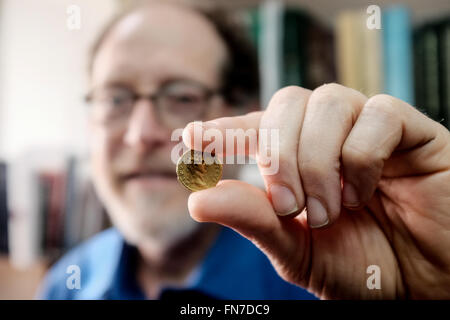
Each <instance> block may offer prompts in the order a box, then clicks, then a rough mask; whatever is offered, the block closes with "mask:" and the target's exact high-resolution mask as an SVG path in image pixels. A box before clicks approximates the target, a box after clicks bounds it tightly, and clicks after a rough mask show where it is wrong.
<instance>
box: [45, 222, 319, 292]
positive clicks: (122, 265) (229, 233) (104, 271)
mask: <svg viewBox="0 0 450 320" xmlns="http://www.w3.org/2000/svg"><path fill="white" fill-rule="evenodd" d="M136 262H137V249H136V248H135V247H134V246H131V245H129V244H127V243H126V242H125V240H124V238H123V237H122V235H121V234H120V233H119V231H118V230H117V229H115V228H111V229H108V230H105V231H103V232H101V233H99V234H98V235H96V236H94V237H93V238H91V239H90V240H88V241H86V242H84V243H83V244H81V245H79V246H78V247H76V248H75V249H72V250H71V251H70V252H69V253H67V254H66V255H65V256H63V257H62V258H61V259H60V260H59V261H58V262H57V263H55V264H54V265H53V266H52V268H51V269H50V270H49V272H48V273H47V275H46V276H45V278H44V280H43V282H42V284H41V287H40V289H39V291H38V295H37V298H39V299H146V296H145V294H144V292H143V291H142V289H141V288H140V286H139V285H138V283H137V280H136ZM72 265H75V266H77V267H79V271H80V273H79V275H80V284H81V286H80V288H79V289H77V288H72V289H69V288H70V287H73V286H68V285H67V284H66V283H67V280H68V278H69V277H71V276H72V275H74V273H73V272H74V271H73V270H74V269H73V268H72V269H71V268H69V266H72ZM68 287H69V288H68ZM183 291H185V292H196V293H200V294H202V295H205V297H210V298H213V299H255V300H259V299H316V298H315V297H314V296H313V295H312V294H310V293H308V292H307V291H306V290H304V289H302V288H300V287H297V286H294V285H292V284H290V283H288V282H286V281H284V280H283V279H281V278H280V277H279V276H278V274H277V273H276V272H275V270H274V268H273V267H272V265H271V264H270V262H269V260H268V259H267V257H266V256H265V255H264V254H263V253H262V252H261V251H260V250H259V249H257V248H256V247H255V246H254V245H253V244H252V243H251V242H250V241H249V240H247V239H245V238H243V237H242V236H240V235H239V234H237V233H236V232H234V231H233V230H231V229H229V228H226V227H222V229H221V231H220V232H219V235H218V236H217V238H216V240H215V242H214V244H213V245H212V246H211V248H210V249H209V250H208V252H207V253H206V256H205V258H204V259H203V261H201V262H200V264H199V265H198V266H197V267H196V268H195V270H194V271H193V272H192V273H191V275H190V276H189V278H188V280H187V282H186V283H185V285H184V286H183V287H167V288H164V289H163V290H162V292H161V296H160V297H159V298H161V297H167V296H169V295H167V293H168V292H172V293H173V292H183Z"/></svg>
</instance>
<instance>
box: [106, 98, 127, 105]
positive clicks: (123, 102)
mask: <svg viewBox="0 0 450 320" xmlns="http://www.w3.org/2000/svg"><path fill="white" fill-rule="evenodd" d="M129 100H130V99H129V98H127V97H123V96H111V97H110V98H109V103H110V104H111V106H113V107H121V106H124V105H126V104H127V103H128V101H129Z"/></svg>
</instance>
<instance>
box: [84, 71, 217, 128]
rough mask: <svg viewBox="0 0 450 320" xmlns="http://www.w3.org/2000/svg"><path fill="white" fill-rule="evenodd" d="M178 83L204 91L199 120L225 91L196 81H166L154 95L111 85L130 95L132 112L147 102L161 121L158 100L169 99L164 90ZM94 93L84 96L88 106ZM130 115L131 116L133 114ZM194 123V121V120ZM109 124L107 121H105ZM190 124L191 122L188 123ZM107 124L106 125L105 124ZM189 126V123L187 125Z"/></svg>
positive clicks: (92, 100) (115, 84)
mask: <svg viewBox="0 0 450 320" xmlns="http://www.w3.org/2000/svg"><path fill="white" fill-rule="evenodd" d="M177 83H184V84H185V83H187V84H194V86H196V87H198V88H201V89H202V90H203V94H204V97H203V100H204V103H205V107H204V108H203V109H202V110H201V114H199V116H198V117H199V118H201V119H203V117H204V116H205V113H206V111H207V105H208V104H209V103H210V101H211V99H212V98H213V97H214V96H220V97H223V89H222V88H219V89H210V88H208V87H207V86H205V85H203V84H202V83H200V82H197V81H194V80H186V79H175V80H174V79H172V80H170V81H166V82H164V83H163V84H162V85H160V87H159V88H158V89H157V90H156V92H154V93H152V94H140V93H137V92H136V90H132V89H130V88H129V86H128V85H124V84H121V83H113V84H110V88H120V89H124V90H126V91H128V93H130V94H131V95H130V97H129V98H130V99H131V102H132V103H131V105H130V107H131V108H130V111H132V110H133V109H134V107H135V106H136V103H137V102H138V101H139V100H142V99H144V100H146V101H150V102H151V103H152V104H153V105H154V106H155V107H156V109H157V112H158V115H159V118H160V120H161V111H160V110H161V108H160V107H159V105H160V104H158V100H159V99H161V98H164V97H168V96H170V95H169V94H167V93H165V92H164V88H167V87H168V86H169V85H173V84H177ZM103 89H108V88H103ZM94 92H95V89H92V90H91V91H90V92H88V93H87V94H86V95H85V96H84V101H85V103H87V104H95V102H94V99H95V98H94ZM131 113H132V112H131ZM131 113H130V114H131ZM201 119H197V120H201ZM193 121H194V120H193ZM105 122H107V121H105ZM188 122H189V121H188ZM105 124H106V123H105ZM186 124H187V123H186ZM106 125H107V126H108V125H112V124H111V123H109V124H106Z"/></svg>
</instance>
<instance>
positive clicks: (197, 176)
mask: <svg viewBox="0 0 450 320" xmlns="http://www.w3.org/2000/svg"><path fill="white" fill-rule="evenodd" d="M187 168H188V170H189V173H190V175H191V177H192V185H193V186H195V187H197V188H201V189H203V188H205V187H206V182H205V174H206V172H207V168H206V163H205V160H204V159H202V163H201V164H190V165H188V166H187Z"/></svg>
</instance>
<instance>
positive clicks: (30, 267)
mask: <svg viewBox="0 0 450 320" xmlns="http://www.w3.org/2000/svg"><path fill="white" fill-rule="evenodd" d="M135 2H142V1H139V0H137V1H133V0H116V1H115V2H112V1H108V2H107V1H102V2H100V3H101V4H96V5H93V4H91V3H93V2H91V1H87V0H84V1H83V2H82V6H83V8H84V12H86V14H87V16H88V17H91V19H86V21H91V24H87V25H84V26H83V28H85V29H86V30H90V31H91V30H92V31H93V32H92V34H94V33H96V32H97V30H98V28H97V27H98V25H99V24H100V20H102V21H101V22H104V21H105V20H106V16H107V15H112V14H113V11H115V7H116V5H117V4H119V5H118V6H119V7H120V6H127V5H130V4H133V3H135ZM188 2H189V1H188ZM190 2H198V3H203V4H204V5H205V6H210V5H220V6H223V7H224V8H227V9H230V10H234V11H236V12H240V11H242V10H251V9H255V8H258V7H259V6H261V5H263V4H264V3H266V4H267V3H272V4H273V3H278V4H282V7H284V8H287V7H289V8H293V9H299V11H300V12H302V13H301V14H300V15H298V16H297V15H293V16H291V17H293V18H291V19H290V22H289V23H290V24H289V27H292V28H293V29H294V30H295V29H296V28H299V26H301V25H302V24H301V23H300V24H297V23H298V21H297V20H298V19H297V17H298V18H300V17H303V18H301V19H304V18H305V17H304V16H302V15H304V14H306V15H307V16H308V17H310V18H312V20H314V21H315V22H317V24H314V26H313V27H314V28H315V27H317V28H318V29H315V30H316V31H317V32H318V33H322V34H321V36H320V37H319V38H316V39H319V42H323V43H329V42H328V40H330V38H329V37H330V34H331V35H332V34H333V33H334V30H335V28H336V24H337V21H338V19H339V14H340V13H341V12H342V11H344V10H353V9H361V8H362V9H364V8H367V6H368V5H373V4H376V5H379V6H380V7H381V8H382V9H383V8H387V7H389V6H390V5H391V4H392V1H389V0H380V1H371V0H339V1H332V0H315V1H310V0H286V1H279V2H276V1H275V0H274V1H272V2H270V1H259V0H215V1H211V0H191V1H190ZM8 3H10V6H12V4H13V3H17V2H16V1H14V2H13V1H8ZM110 3H114V4H110ZM402 3H403V4H404V5H406V6H407V7H409V9H410V11H411V19H412V20H411V21H412V26H413V27H414V28H415V29H416V28H421V27H422V26H424V25H427V24H429V23H431V24H432V23H433V22H435V21H441V20H442V19H444V18H448V17H450V4H449V1H448V0H432V1H423V0H406V1H403V2H402ZM54 5H56V2H54ZM14 6H15V7H14V8H13V9H14V13H15V14H16V15H17V16H16V15H14V17H9V19H6V20H4V21H6V24H7V22H8V21H12V20H14V21H20V23H21V24H22V23H24V22H23V21H28V22H27V23H31V22H30V21H34V24H31V25H27V27H28V29H30V30H35V31H34V32H35V33H32V35H36V39H38V38H39V37H38V33H39V32H45V33H46V38H51V39H52V40H53V38H54V37H53V36H52V35H51V32H52V31H51V30H53V29H55V30H59V33H58V37H56V39H58V41H56V42H58V43H59V46H60V47H57V48H60V50H59V51H58V50H56V51H57V52H60V53H61V52H62V53H63V54H58V55H57V56H58V59H57V62H59V64H58V63H56V64H55V65H56V67H55V68H58V69H60V70H59V71H58V72H59V73H58V72H57V70H56V71H55V69H51V67H52V66H51V65H49V66H45V68H50V69H48V70H49V71H48V72H47V73H48V74H49V79H50V80H52V77H53V76H55V78H61V79H73V77H68V76H67V74H70V75H74V76H75V81H72V82H63V83H62V84H60V88H63V89H64V90H63V91H62V93H60V96H57V99H55V98H52V97H50V96H47V95H46V92H45V90H38V91H36V92H37V93H38V95H37V96H35V95H29V96H30V98H29V99H33V100H34V99H36V100H39V101H40V104H41V105H43V106H45V105H46V104H47V105H51V106H52V108H51V109H49V108H47V109H39V110H38V112H39V113H36V114H32V116H31V117H29V118H30V119H32V118H33V117H38V116H40V115H41V113H42V114H46V113H48V114H50V113H52V112H55V114H57V115H58V114H59V115H60V117H54V118H52V119H53V120H54V121H49V122H53V123H56V124H57V125H56V127H55V128H53V127H52V125H49V126H48V128H49V130H48V131H45V132H47V133H46V134H45V135H42V136H41V137H40V140H35V139H34V137H32V134H30V137H25V138H24V139H11V140H10V141H11V142H8V144H9V145H11V148H10V151H8V152H6V153H7V157H6V158H7V159H8V164H12V165H15V164H16V163H17V157H11V156H10V154H11V153H12V151H14V153H15V154H19V153H20V152H19V151H22V150H19V147H22V146H27V145H33V144H34V143H35V142H36V141H38V142H39V143H42V141H47V139H50V138H51V137H58V132H60V131H58V130H62V127H64V121H59V120H61V119H66V122H67V123H70V125H68V126H67V127H69V128H72V125H71V124H72V122H73V121H72V118H74V119H77V118H81V117H82V116H83V115H82V114H77V115H76V116H75V117H73V114H72V113H73V112H72V113H70V112H69V111H67V112H66V111H64V112H62V113H56V111H58V112H61V103H60V101H62V100H63V98H64V97H65V98H66V100H67V101H69V102H71V103H69V106H68V107H70V108H72V109H73V110H80V108H82V106H81V105H80V104H79V102H76V103H75V101H76V99H79V98H80V97H81V94H82V92H83V90H82V89H81V88H80V87H81V86H80V85H78V84H77V83H78V82H82V81H83V80H81V76H80V73H81V72H83V71H84V69H83V68H82V67H81V66H84V64H83V63H84V60H80V61H79V60H77V58H78V57H81V56H82V55H84V54H85V52H86V50H87V48H88V45H87V44H88V43H89V44H90V42H91V40H92V39H91V37H90V38H89V39H85V38H83V37H82V34H81V33H79V34H75V33H74V34H71V36H70V37H69V41H68V42H67V43H69V42H70V43H71V46H67V43H66V42H65V41H66V37H67V34H66V33H65V30H61V29H58V28H54V26H55V25H57V23H59V22H60V20H59V19H60V18H59V17H57V18H55V17H56V16H53V15H50V14H47V13H46V14H47V16H45V15H41V14H40V13H39V12H41V11H42V12H44V11H45V12H47V11H48V12H52V11H51V10H45V9H46V8H45V6H44V5H41V4H39V5H36V8H35V9H36V10H28V12H33V14H34V15H35V16H34V20H33V19H31V18H33V17H31V18H30V19H26V18H23V16H21V14H22V11H23V12H25V11H26V10H21V9H22V8H19V7H20V6H19V5H14ZM270 8H271V6H270V5H269V6H267V7H266V9H267V11H266V14H267V15H268V16H269V17H271V19H273V18H274V20H272V22H271V23H274V22H275V23H277V21H276V19H278V18H279V17H278V18H277V17H276V15H271V11H270V10H271V9H270ZM272 8H278V9H276V10H280V6H277V5H272ZM53 9H54V8H53ZM9 10H11V9H9ZM39 10H41V11H39ZM57 10H58V12H64V7H63V5H62V4H61V5H60V4H58V7H57ZM36 12H37V13H36ZM100 12H102V13H103V15H102V19H100V20H99V19H94V17H95V18H97V16H100V14H99V13H100ZM105 12H107V13H105ZM278 13H279V12H278ZM48 15H50V18H52V19H53V20H54V21H53V22H52V23H53V24H51V21H52V20H51V19H50V20H49V19H46V18H42V17H48ZM13 18H14V19H13ZM97 20H99V21H97ZM42 21H45V23H44V25H46V26H47V28H45V29H43V30H42V29H38V26H40V25H42ZM93 21H95V23H96V25H95V27H94V24H93ZM305 21H306V20H305ZM278 22H279V21H278ZM4 23H5V22H4ZM11 23H12V22H11ZM11 26H15V24H12V25H9V27H10V30H11V31H13V30H19V31H20V30H22V29H20V28H12V27H11ZM269 27H270V26H269ZM308 28H309V27H308ZM63 31H64V32H63ZM294 33H295V32H294ZM24 35H27V36H28V37H29V33H28V31H27V32H26V33H25V32H24V33H22V34H20V33H14V32H11V34H10V35H9V37H10V38H11V39H12V40H14V39H19V38H21V36H24ZM3 36H5V35H3ZM301 39H302V41H299V40H298V39H297V42H296V43H295V45H292V46H286V47H284V50H290V56H291V57H293V59H290V60H292V61H291V62H290V63H292V64H291V66H292V65H294V66H295V68H296V69H299V70H300V71H299V72H304V71H302V70H303V69H304V68H305V65H303V64H301V63H299V62H298V61H296V60H295V58H296V56H295V55H296V52H297V51H296V50H299V46H300V45H301V44H302V43H303V41H304V42H307V41H310V40H311V39H309V40H308V37H307V36H306V37H301ZM321 39H322V40H321ZM323 39H325V40H323ZM327 39H328V40H327ZM0 40H1V39H0ZM12 40H11V41H12ZM272 40H273V39H272ZM275 41H280V38H277V39H275ZM331 41H332V40H330V43H331ZM14 43H16V42H14ZM14 43H13V44H14ZM78 44H82V45H78ZM290 44H292V43H290ZM16 46H17V48H16V49H20V48H19V46H18V45H17V44H16ZM5 47H6V46H5ZM42 47H44V46H42V45H41V47H38V48H40V49H41V51H42ZM66 47H67V48H69V49H70V51H73V52H74V53H73V54H71V55H69V53H68V52H66V51H62V49H61V48H66ZM280 47H281V46H271V45H270V43H269V45H268V44H267V43H266V44H265V48H267V49H268V50H269V51H270V50H278V49H279V48H280ZM5 49H7V52H8V54H9V56H11V57H13V56H18V57H19V59H17V60H14V61H16V62H15V64H11V63H10V62H11V61H8V60H4V65H5V66H9V65H10V66H12V67H10V68H11V70H12V69H14V68H13V67H14V66H15V67H17V65H18V64H20V65H23V70H25V69H32V70H33V71H34V73H35V74H36V76H37V75H38V76H39V79H37V78H32V81H30V83H47V82H49V81H50V80H48V81H47V82H42V81H41V80H42V79H41V78H40V77H41V75H42V74H45V72H41V71H39V69H38V71H36V69H33V68H35V66H34V65H35V64H36V63H35V61H40V60H43V59H44V57H47V56H48V52H47V51H42V52H40V53H39V54H40V55H38V56H37V58H36V57H35V56H33V58H35V60H32V61H31V63H29V57H28V56H26V55H24V53H22V51H23V50H17V52H16V51H14V50H12V49H11V48H5ZM48 49H49V50H50V49H51V50H53V48H51V47H48ZM69 49H67V50H69ZM64 50H66V49H64ZM314 50H316V51H315V52H316V53H315V55H319V56H320V57H321V59H318V60H317V59H316V60H311V59H310V60H309V63H308V65H311V64H315V65H316V66H319V67H320V64H321V63H322V64H323V59H322V58H323V57H326V56H328V55H327V54H318V53H317V52H322V53H323V52H328V53H329V52H331V51H332V49H327V47H326V46H324V47H322V48H317V47H315V49H314ZM65 53H67V55H69V56H70V59H66V58H65V57H66V55H65ZM17 54H18V55H17ZM302 54H306V55H308V54H311V52H303V53H302ZM333 54H334V53H333ZM33 55H35V53H33ZM68 60H70V61H69V62H68ZM269 60H270V62H268V63H267V66H266V67H267V70H266V71H265V73H266V81H271V80H273V78H274V77H273V74H274V73H276V72H278V73H279V74H280V76H279V79H277V82H276V83H273V82H271V83H266V84H267V89H266V90H267V91H268V92H267V94H266V95H265V96H266V98H265V99H267V98H268V97H270V96H271V93H272V92H273V90H275V89H276V87H277V86H278V87H279V86H282V85H285V84H289V83H288V82H300V81H303V80H301V79H303V78H299V77H298V75H289V77H286V78H283V76H282V73H283V71H282V70H283V68H284V69H288V68H289V67H288V66H287V65H286V64H284V62H285V61H284V59H283V57H282V56H281V54H280V52H277V51H272V52H271V56H270V59H269ZM73 61H77V63H72V62H73ZM266 62H267V60H266ZM300 62H301V61H300ZM66 63H67V65H70V66H72V65H73V68H72V69H66V68H63V67H61V66H64V67H66V66H65V64H66ZM52 64H53V63H52ZM42 68H44V67H42ZM302 68H303V69H302ZM319 69H320V68H319ZM20 70H22V69H20ZM67 70H69V71H67ZM316 70H317V68H316ZM324 70H325V71H324ZM324 70H322V73H321V74H322V76H320V75H319V76H318V77H316V78H315V80H314V81H315V82H311V86H315V85H317V84H320V83H321V82H322V83H324V82H330V81H335V80H336V78H337V77H336V75H335V74H334V72H335V70H333V67H332V66H327V67H326V68H325V69H324ZM0 71H1V70H0ZM45 71H47V69H45ZM24 72H25V71H24ZM52 72H54V74H52ZM12 73H13V72H12V71H11V74H12ZM263 73H264V72H263ZM18 74H19V73H18ZM58 75H59V76H58ZM315 75H316V76H317V72H316V73H315ZM2 76H3V78H5V79H6V78H7V77H4V74H3V73H2V74H0V80H1V78H2ZM325 76H326V77H325ZM33 79H35V80H36V79H37V80H36V81H34V80H33ZM19 80H20V81H19ZM21 80H22V79H21V78H20V79H19V78H18V79H17V80H16V82H14V83H12V84H11V87H10V88H9V89H11V90H8V91H9V92H19V89H23V87H22V86H23V84H22V82H21ZM263 80H264V79H263ZM312 83H314V85H313V84H312ZM43 85H44V84H43ZM47 85H48V84H47ZM263 85H264V81H263ZM0 87H1V86H0ZM68 88H76V92H75V91H71V89H70V90H69V89H68ZM13 89H14V90H13ZM46 89H48V88H46ZM48 91H55V90H48ZM0 93H1V94H2V95H3V94H4V92H0ZM9 95H11V97H9V98H10V99H9V100H3V102H5V103H4V105H5V106H2V108H3V109H2V110H1V111H2V115H8V114H10V113H11V110H8V109H5V108H6V105H9V106H11V107H9V108H10V109H15V110H16V109H17V110H22V111H23V112H25V111H26V112H29V111H28V109H26V110H25V108H23V107H21V106H25V107H26V108H28V106H29V105H31V104H32V102H34V101H31V100H21V99H17V95H15V96H12V94H9ZM24 96H27V95H24ZM50 98H51V99H50ZM263 100H264V99H263ZM53 101H56V102H55V103H52V102H53ZM6 102H8V103H6ZM47 102H50V103H47ZM77 108H79V109H77ZM27 114H28V113H27ZM20 115H22V114H20ZM67 115H69V116H67ZM436 117H439V115H436ZM17 119H20V117H19V116H17V117H16V119H15V120H16V121H17ZM1 120H2V121H3V122H2V123H1V124H5V122H6V120H7V119H5V120H3V119H1ZM42 127H47V126H42ZM19 129H20V128H19V126H18V125H17V127H13V126H6V129H2V132H1V133H2V134H3V136H0V138H1V139H0V140H1V142H2V143H3V144H4V143H6V140H5V136H8V139H9V138H10V137H15V136H14V133H15V132H19V131H23V132H25V131H26V132H27V133H31V132H32V131H33V130H29V128H28V127H27V128H25V129H26V130H19ZM42 129H43V128H41V126H39V128H37V130H36V131H37V132H41V131H43V130H42ZM50 129H52V130H50ZM53 129H55V130H53ZM73 129H74V130H67V131H64V132H66V134H65V135H64V136H67V137H66V138H67V139H63V140H61V141H60V140H56V142H57V144H61V145H65V144H66V143H68V142H73V141H72V132H74V131H75V130H76V129H78V130H81V129H80V128H78V127H75V126H73ZM16 138H17V137H16ZM25 142H26V143H25ZM49 144H51V143H49ZM73 144H74V145H75V146H78V145H79V144H81V143H73ZM16 145H17V146H19V147H18V148H17V149H16V148H15V146H16ZM12 146H14V148H12ZM6 149H7V150H9V149H8V148H6ZM72 149H73V148H72ZM72 149H71V150H70V152H69V154H72V153H73V151H74V150H72ZM80 149H83V148H80ZM11 150H12V151H11ZM25 155H26V158H29V159H35V158H36V155H34V154H33V155H30V154H26V153H25ZM64 156H67V152H65V153H64ZM65 165H66V163H65V162H64V165H63V167H64V168H62V169H61V168H59V169H58V170H57V175H58V174H60V173H63V175H65V177H66V178H67V174H68V171H67V170H66V168H65ZM26 170H28V167H27V169H26ZM33 170H34V172H35V173H38V175H37V177H36V176H35V177H34V178H33V177H31V176H30V177H28V178H26V179H25V180H24V181H22V182H23V183H24V184H27V185H28V184H30V183H29V182H32V183H31V184H32V185H35V186H37V185H39V183H40V182H41V187H42V186H44V188H43V189H46V188H47V187H48V186H50V189H51V185H52V184H53V183H54V182H52V180H54V179H55V177H49V176H47V177H44V179H41V181H40V182H39V172H38V171H39V170H38V171H36V170H35V169H33ZM75 170H78V169H75ZM81 170H82V171H83V169H81ZM17 171H19V172H24V170H23V167H20V166H19V168H18V170H17ZM81 175H83V176H84V173H82V174H81ZM41 178H42V176H41ZM33 179H34V180H33ZM56 179H59V178H56ZM83 179H84V178H83ZM69 180H70V179H69ZM69 180H68V181H69ZM17 181H18V180H17ZM45 186H47V187H45ZM38 189H39V188H38ZM18 190H19V191H20V190H22V189H21V187H20V184H19V187H18ZM31 192H32V193H33V194H35V193H36V192H39V190H34V191H31ZM49 193H52V192H51V191H49ZM89 194H90V192H89V191H88V192H86V191H80V192H79V194H78V195H77V196H76V197H84V196H85V195H89ZM17 199H18V200H21V197H20V194H19V196H17ZM74 201H75V202H79V200H74ZM87 201H91V200H87ZM92 201H93V202H95V200H92ZM92 205H93V207H94V208H93V209H92V210H94V211H98V209H99V208H98V205H97V204H92ZM30 207H32V208H38V207H39V205H38V203H37V202H34V205H30ZM76 210H84V211H86V210H87V209H83V208H81V209H80V208H77V209H76ZM33 214H38V213H36V212H34V213H33ZM88 216H89V215H88ZM105 218H106V217H105ZM105 218H100V219H99V220H96V221H97V222H94V223H92V221H88V220H85V221H75V222H70V221H67V222H64V223H68V224H71V225H74V224H78V225H90V226H94V228H93V229H90V230H88V229H86V228H82V227H79V229H80V230H81V229H83V230H85V231H84V234H81V233H80V232H79V230H77V231H76V232H77V234H72V235H71V236H72V237H73V239H74V240H70V239H69V241H72V242H71V245H76V243H78V242H79V241H81V239H85V238H87V237H89V236H90V235H92V234H93V233H94V232H95V231H96V228H97V229H102V228H105V227H107V226H108V225H109V221H104V220H103V219H105ZM30 226H32V224H30V225H22V226H20V225H19V226H18V229H15V231H14V232H15V233H16V235H18V236H17V237H16V239H18V238H20V235H21V234H26V236H27V237H28V238H26V239H24V241H26V245H30V244H35V243H36V241H35V239H36V238H35V236H36V235H32V236H30V234H29V232H27V231H26V230H34V229H33V228H32V227H30ZM16 227H17V225H16ZM0 232H1V231H0ZM71 245H69V246H68V247H70V246H71ZM68 247H66V248H65V249H64V250H66V249H68ZM26 250H28V251H31V255H29V254H30V252H27V253H26V254H27V255H24V256H23V255H20V254H21V252H19V251H21V249H18V247H15V248H13V256H14V257H15V258H14V261H16V262H17V260H16V259H19V260H20V261H19V262H18V263H19V264H21V263H22V262H23V263H24V264H26V265H27V266H26V267H24V268H23V269H20V268H16V267H15V266H13V265H12V264H11V261H10V256H7V255H5V254H3V255H0V299H5V298H8V299H20V298H24V299H29V298H32V297H33V296H34V294H35V290H36V288H37V285H38V283H39V282H40V280H41V279H42V276H43V275H44V273H45V271H46V270H47V268H48V267H49V265H51V262H52V260H53V259H54V257H50V256H49V255H46V254H44V255H42V254H39V252H38V253H37V252H36V248H34V247H33V248H30V247H26ZM17 254H19V255H17ZM57 255H58V253H57V254H56V256H57ZM22 259H23V260H22Z"/></svg>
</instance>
